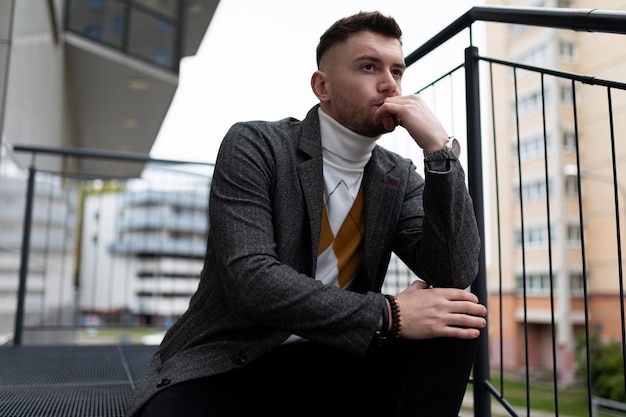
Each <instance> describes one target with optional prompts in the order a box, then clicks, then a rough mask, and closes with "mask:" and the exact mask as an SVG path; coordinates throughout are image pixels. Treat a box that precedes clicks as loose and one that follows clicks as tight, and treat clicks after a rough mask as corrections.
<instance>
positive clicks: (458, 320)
mask: <svg viewBox="0 0 626 417" xmlns="http://www.w3.org/2000/svg"><path fill="white" fill-rule="evenodd" d="M486 325H487V320H485V319H484V318H483V317H476V316H470V315H467V314H454V315H452V316H451V319H450V323H449V324H448V326H451V327H461V328H472V329H482V328H484V327H485V326H486Z"/></svg>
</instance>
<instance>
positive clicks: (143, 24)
mask: <svg viewBox="0 0 626 417" xmlns="http://www.w3.org/2000/svg"><path fill="white" fill-rule="evenodd" d="M175 35H176V26H175V25H174V24H173V23H172V21H168V20H166V19H164V18H159V17H156V16H155V15H153V14H149V13H146V12H144V11H142V10H139V9H136V8H135V9H132V13H131V18H130V33H129V43H128V51H129V52H130V53H131V54H133V55H136V56H139V57H141V58H144V59H146V60H148V61H150V62H152V63H154V64H156V65H159V66H161V67H166V68H172V67H173V62H175V61H174V58H175V57H174V54H175V48H174V45H175V39H176V36H175Z"/></svg>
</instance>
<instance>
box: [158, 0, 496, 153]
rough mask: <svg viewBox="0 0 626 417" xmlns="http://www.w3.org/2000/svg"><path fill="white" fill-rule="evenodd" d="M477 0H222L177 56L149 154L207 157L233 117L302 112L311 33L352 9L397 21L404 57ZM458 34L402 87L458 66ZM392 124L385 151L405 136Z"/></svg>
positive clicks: (307, 104) (410, 147) (309, 101)
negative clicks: (174, 79)
mask: <svg viewBox="0 0 626 417" xmlns="http://www.w3.org/2000/svg"><path fill="white" fill-rule="evenodd" d="M482 5H484V1H482V0H481V1H474V0H440V1H436V2H430V1H429V2H423V1H413V0H378V1H374V0H303V1H294V0H264V1H258V0H221V1H220V3H219V6H218V8H217V10H216V13H215V15H214V17H213V20H212V21H211V24H210V26H209V30H208V31H207V33H206V35H205V37H204V39H203V41H202V44H201V45H200V48H199V51H198V53H197V55H196V56H194V57H188V58H185V59H184V60H183V61H182V63H181V69H180V79H179V86H178V89H177V92H176V94H175V97H174V100H173V102H172V105H171V107H170V109H169V111H168V114H167V116H166V118H165V120H164V122H163V125H162V127H161V130H160V132H159V135H158V137H157V140H156V142H155V145H154V146H153V148H152V151H151V156H152V157H154V158H165V159H177V160H186V161H201V162H214V161H215V157H216V154H217V150H218V147H219V144H220V142H221V140H222V138H223V136H224V134H225V133H226V131H227V130H228V128H229V127H230V126H231V125H232V124H233V123H235V122H238V121H242V120H277V119H282V118H284V117H288V116H293V117H296V118H298V119H301V118H303V117H304V116H305V115H306V113H307V111H308V110H309V108H311V107H312V106H313V105H314V104H316V103H317V99H316V97H315V96H314V95H313V93H312V91H311V88H310V77H311V74H312V73H313V72H314V71H315V69H316V66H315V47H316V45H317V42H318V40H319V36H320V35H321V34H322V33H323V32H324V31H325V30H326V28H327V27H328V26H330V25H331V24H332V23H333V22H334V21H336V20H337V19H339V18H341V17H344V16H346V15H349V14H353V13H356V12H358V11H361V10H362V11H370V10H380V11H381V12H383V13H385V14H389V15H392V16H393V17H395V18H396V20H397V21H398V23H399V24H400V26H401V27H402V30H403V32H404V35H403V44H404V52H405V55H408V54H409V53H410V52H411V51H413V50H414V49H415V48H417V47H418V46H420V45H421V44H422V43H424V42H425V41H426V40H428V39H430V38H431V37H432V36H434V35H435V34H436V33H437V32H439V31H440V30H442V29H443V28H445V27H446V26H447V25H449V24H450V23H452V22H453V21H454V20H455V19H456V18H458V17H459V16H461V15H462V14H463V13H465V12H467V11H468V10H469V9H471V8H472V7H473V6H482ZM474 32H475V33H473V41H474V44H477V45H478V46H479V47H480V44H481V42H482V38H481V34H480V33H479V32H478V31H476V30H475V31H474ZM459 38H460V39H459V40H458V41H459V42H461V43H460V45H461V46H460V49H457V51H456V52H455V53H454V54H444V55H441V56H433V57H430V59H431V60H432V61H433V62H432V63H430V64H427V65H422V67H421V68H419V69H416V70H414V71H412V72H411V73H409V72H407V75H405V79H404V82H403V85H404V92H405V93H407V92H408V91H407V88H408V87H411V88H414V89H417V88H420V87H423V86H424V85H425V84H426V83H428V82H430V81H434V79H433V78H432V77H436V76H439V75H442V73H444V72H446V71H449V70H450V69H452V68H453V67H454V66H456V65H458V64H460V63H461V62H462V60H463V49H462V48H464V47H465V46H468V45H469V36H468V35H465V36H461V35H459ZM457 54H458V55H457ZM411 77H413V78H411ZM444 124H445V123H444ZM398 130H401V129H397V130H396V132H394V133H391V134H389V136H387V135H386V137H385V138H383V139H381V141H380V142H381V144H383V146H388V147H391V148H393V147H394V146H396V145H395V144H397V143H398V142H401V143H404V142H405V140H404V136H403V135H404V133H405V132H404V131H402V132H399V131H398ZM450 133H454V132H450ZM406 136H408V135H406ZM406 146H407V148H406V149H404V148H403V147H401V148H400V149H394V150H396V151H399V152H401V153H411V152H414V151H415V152H416V151H417V149H415V145H414V144H413V143H409V142H408V141H406ZM407 156H410V157H413V155H407Z"/></svg>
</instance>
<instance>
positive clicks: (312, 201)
mask: <svg viewBox="0 0 626 417" xmlns="http://www.w3.org/2000/svg"><path fill="white" fill-rule="evenodd" d="M318 107H319V106H315V107H313V108H312V109H311V110H310V111H309V113H308V114H307V117H306V118H305V120H304V124H303V127H302V136H301V137H300V144H299V149H300V151H302V152H304V153H305V154H306V155H308V158H307V159H304V160H303V161H302V162H300V163H299V164H298V166H297V168H296V169H297V171H298V177H299V180H300V186H301V187H302V194H303V195H304V204H305V205H306V210H307V214H308V218H309V228H310V229H309V230H311V268H312V269H311V270H312V271H313V275H315V267H316V265H317V262H316V260H317V249H318V246H319V240H320V233H319V231H320V228H321V224H322V204H323V201H324V170H323V161H322V142H321V139H320V124H319V117H318V115H317V109H318Z"/></svg>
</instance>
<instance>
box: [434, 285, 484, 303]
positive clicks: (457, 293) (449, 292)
mask: <svg viewBox="0 0 626 417" xmlns="http://www.w3.org/2000/svg"><path fill="white" fill-rule="evenodd" d="M436 290H437V291H440V292H442V293H443V294H442V295H443V296H444V297H445V298H447V299H448V300H450V301H470V302H472V303H478V297H476V295H475V294H472V293H471V292H469V291H465V290H460V289H458V288H436Z"/></svg>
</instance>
